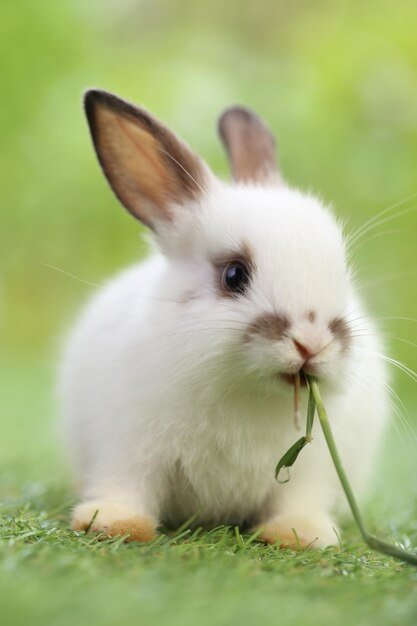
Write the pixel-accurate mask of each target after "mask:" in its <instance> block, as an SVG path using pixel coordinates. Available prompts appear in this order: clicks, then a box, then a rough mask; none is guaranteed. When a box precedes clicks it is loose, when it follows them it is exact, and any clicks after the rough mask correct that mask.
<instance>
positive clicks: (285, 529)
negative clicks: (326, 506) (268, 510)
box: [258, 513, 338, 550]
mask: <svg viewBox="0 0 417 626" xmlns="http://www.w3.org/2000/svg"><path fill="white" fill-rule="evenodd" d="M259 528H262V532H261V534H260V535H259V537H258V540H259V541H264V542H265V543H272V544H279V546H280V548H291V549H295V550H304V549H306V548H312V549H314V548H324V547H326V546H333V545H337V544H338V537H337V529H336V526H335V525H334V524H333V523H332V520H331V519H330V518H329V517H327V515H323V514H317V513H314V514H309V515H307V514H304V515H278V516H277V517H275V518H274V519H272V520H271V521H270V522H267V523H265V524H260V525H259Z"/></svg>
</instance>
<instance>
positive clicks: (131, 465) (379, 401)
mask: <svg viewBox="0 0 417 626" xmlns="http://www.w3.org/2000/svg"><path fill="white" fill-rule="evenodd" d="M99 93H101V92H99ZM105 104H106V105H107V103H105ZM110 108H111V107H110ZM112 111H113V109H112ZM116 113H117V115H119V110H117V111H116ZM122 113H124V114H125V113H126V112H125V111H122ZM128 113H129V111H128ZM128 119H129V121H130V119H131V118H129V117H128ZM106 123H107V124H108V123H109V122H108V120H107V118H106ZM129 132H130V131H129ZM132 132H133V131H132ZM93 137H94V133H93ZM109 143H110V142H109ZM103 145H106V146H107V145H108V144H107V143H105V142H104V141H103ZM98 153H99V158H100V150H98ZM101 161H102V165H103V159H101ZM103 167H104V170H105V173H106V175H107V177H108V178H109V180H110V182H111V184H112V186H113V187H115V184H114V183H113V180H112V174H111V173H110V174H109V173H108V169H107V170H106V165H105V164H104V165H103ZM201 171H203V170H201ZM204 171H205V170H204ZM236 177H237V176H235V178H236ZM237 178H238V177H237ZM203 182H204V185H203ZM197 183H199V181H198V180H197V181H196V184H197ZM199 184H200V183H199ZM201 187H202V188H203V191H202V192H201V194H200V195H199V196H198V197H196V198H192V199H187V200H186V201H184V202H182V201H181V202H178V199H177V198H175V200H174V202H172V201H170V204H169V206H170V210H171V211H172V213H173V214H174V215H175V220H174V222H173V225H171V224H170V223H168V220H167V218H162V217H161V216H160V215H158V217H157V218H155V220H154V223H153V225H152V226H151V227H152V228H153V230H154V233H155V240H156V244H157V247H156V249H155V250H154V251H153V254H152V256H151V257H150V258H149V259H147V260H145V261H144V262H142V263H141V264H139V265H137V266H134V267H132V268H130V269H128V270H126V271H125V272H123V273H122V274H121V275H120V276H118V277H116V278H115V279H114V280H113V281H111V282H110V283H109V284H108V285H107V286H106V287H105V288H104V289H103V290H102V291H100V292H99V293H98V294H97V295H96V296H95V297H94V298H93V301H92V302H91V303H90V305H89V306H88V308H87V310H86V311H85V312H84V314H83V315H82V316H81V319H80V320H79V322H78V324H77V325H76V326H75V329H74V331H73V332H72V333H71V335H70V337H69V340H68V342H67V346H66V349H65V353H64V358H63V361H62V367H61V374H60V384H59V392H60V398H61V406H62V412H63V416H64V423H65V428H66V432H67V435H68V441H69V445H70V450H71V458H72V460H73V465H74V470H75V472H76V474H77V476H78V479H79V483H80V485H81V490H82V501H81V503H80V504H79V505H78V506H77V507H76V508H75V511H74V515H73V526H74V528H76V529H86V528H87V529H93V530H98V531H103V532H105V533H107V534H110V535H111V534H119V533H123V532H126V533H127V535H128V536H130V537H131V538H133V539H137V540H139V541H146V540H148V539H151V538H152V537H154V536H155V533H156V529H157V528H158V526H159V525H161V524H163V525H169V526H171V527H174V528H175V527H178V526H179V525H180V524H182V523H184V522H185V521H186V520H187V519H189V518H192V521H191V522H190V523H192V524H194V525H200V524H201V525H203V526H205V527H212V526H216V525H221V524H233V525H234V524H237V525H239V526H242V527H246V528H256V527H258V526H259V527H262V533H261V538H263V539H264V540H265V541H273V542H274V541H279V542H280V543H281V544H282V545H294V542H295V539H294V537H295V535H294V531H293V529H296V536H297V542H298V543H301V545H303V546H308V545H312V546H313V547H316V546H317V547H319V546H324V545H329V544H333V543H336V542H337V535H336V533H335V528H336V521H335V520H336V517H337V515H338V514H339V512H340V511H341V510H342V509H343V498H342V497H341V496H342V494H341V490H340V487H339V484H338V479H337V476H336V473H335V470H334V468H333V465H332V462H331V460H330V456H329V453H328V450H327V449H326V445H325V442H324V439H323V436H322V434H321V432H320V429H319V428H318V425H317V424H316V425H315V427H314V430H313V437H314V440H313V442H312V444H311V445H309V446H307V447H306V448H305V449H304V450H303V452H302V453H301V455H300V457H299V458H298V460H297V462H296V464H295V465H294V467H293V468H292V471H291V480H290V481H289V482H287V483H285V484H280V483H278V482H277V481H276V480H275V478H274V470H275V465H276V463H277V460H278V459H279V458H280V457H281V455H282V454H283V453H284V452H285V451H286V450H287V449H288V447H289V446H290V445H291V444H292V443H293V442H294V441H295V439H297V438H298V437H299V436H300V434H299V433H297V430H296V428H295V426H294V422H293V388H292V386H291V385H289V384H288V382H286V380H285V377H286V376H287V375H289V376H291V375H293V374H294V373H296V372H297V371H298V370H299V369H300V368H301V367H304V368H305V371H309V370H308V367H310V368H311V369H310V371H311V372H312V373H315V374H316V375H317V376H318V378H319V381H320V384H321V388H322V393H323V396H324V400H325V404H326V408H327V411H328V414H329V416H330V418H331V423H332V428H333V431H334V435H335V439H336V442H337V444H338V447H339V451H340V454H341V457H342V460H343V463H344V465H345V469H346V471H347V474H348V476H349V478H350V480H351V481H352V484H353V487H354V489H355V491H357V492H363V490H364V487H365V486H366V484H367V479H368V477H369V474H370V471H371V468H372V463H373V459H374V456H375V452H376V449H377V446H378V443H379V441H380V438H381V434H382V432H383V430H384V425H385V423H386V418H387V409H386V407H387V399H386V397H385V391H384V390H385V385H384V382H385V380H386V372H385V368H384V366H383V364H382V362H381V361H380V360H379V359H378V358H377V356H376V353H378V352H380V350H381V346H380V343H381V339H380V338H379V336H378V333H377V331H376V330H375V328H374V326H373V324H372V323H371V322H369V321H368V318H366V317H364V313H363V307H362V304H361V303H360V301H359V299H358V297H357V295H356V294H355V291H354V286H353V283H352V280H351V277H350V274H349V270H348V269H347V266H346V259H345V250H344V243H343V237H342V233H341V229H340V227H339V225H338V224H337V222H336V220H335V219H334V217H333V216H332V215H331V213H330V211H329V210H328V209H327V208H326V207H324V206H323V205H322V204H321V203H320V202H319V201H318V200H317V199H315V198H314V197H312V196H310V195H306V194H301V193H300V192H298V191H295V190H292V189H290V188H288V187H287V186H285V185H283V184H275V182H274V184H270V183H269V181H268V182H266V183H265V184H263V185H259V184H257V183H255V184H253V183H252V182H251V181H247V180H237V181H236V182H234V183H232V184H227V183H222V182H220V181H218V180H217V179H216V178H215V177H214V176H213V175H211V174H207V173H206V174H205V176H204V180H203V179H201ZM116 193H117V195H118V196H119V197H121V196H122V195H123V193H125V192H124V189H123V190H122V191H120V190H119V189H116ZM126 193H127V192H126ZM122 201H124V203H125V204H126V205H127V204H129V207H128V208H130V204H131V203H130V200H129V202H126V200H125V196H123V198H122ZM152 202H153V203H154V204H156V202H154V199H153V198H152ZM148 204H149V205H150V202H148ZM141 206H142V205H141ZM151 215H152V219H153V214H151ZM139 217H140V219H142V221H145V222H147V221H148V222H149V219H148V218H146V219H145V218H144V217H143V215H142V213H141V214H140V215H139ZM164 220H165V221H164ZM151 221H152V220H151ZM155 224H156V226H155ZM236 258H238V259H242V258H244V259H245V263H246V265H247V266H248V267H249V266H250V268H251V270H250V271H251V275H250V282H249V283H248V286H247V287H245V289H246V291H245V292H244V293H242V292H236V293H233V292H228V291H227V287H226V288H225V285H224V280H225V279H224V275H225V274H224V272H225V269H224V267H226V268H227V267H230V263H231V262H232V261H233V259H236ZM233 271H234V270H233ZM229 282H230V281H229ZM335 320H336V321H335ZM341 320H342V321H341ZM355 320H356V321H355ZM357 320H360V322H361V323H359V326H360V329H361V332H359V331H356V332H355V328H356V327H357V326H358V322H357ZM364 320H365V321H366V324H365V323H364ZM348 324H350V325H348ZM355 324H356V326H355ZM364 326H366V332H363V328H364ZM315 342H316V343H315ZM317 342H318V343H317ZM300 346H301V347H300ZM306 346H307V347H306ZM300 350H301V352H300ZM303 363H304V365H303ZM301 401H302V414H303V415H304V414H305V411H306V401H307V393H306V390H303V389H302V390H301ZM302 427H303V426H302Z"/></svg>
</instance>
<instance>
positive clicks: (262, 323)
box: [246, 313, 290, 341]
mask: <svg viewBox="0 0 417 626" xmlns="http://www.w3.org/2000/svg"><path fill="white" fill-rule="evenodd" d="M289 327H290V321H289V319H288V318H287V317H286V316H285V315H278V314H276V313H264V314H263V315H259V316H258V317H257V318H256V319H255V320H254V321H253V322H252V323H251V324H250V325H249V328H248V331H247V333H246V337H247V338H248V339H249V338H250V337H251V336H253V335H260V336H261V337H264V338H265V339H269V340H270V341H278V340H279V339H282V338H283V337H284V335H285V332H286V331H287V330H288V328H289Z"/></svg>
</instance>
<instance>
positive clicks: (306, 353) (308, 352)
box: [293, 339, 318, 361]
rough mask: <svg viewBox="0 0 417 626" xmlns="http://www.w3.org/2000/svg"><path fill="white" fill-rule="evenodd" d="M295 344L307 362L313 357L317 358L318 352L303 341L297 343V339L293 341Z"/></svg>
mask: <svg viewBox="0 0 417 626" xmlns="http://www.w3.org/2000/svg"><path fill="white" fill-rule="evenodd" d="M293 342H294V345H295V347H296V348H297V351H298V353H299V354H300V356H301V357H302V358H303V359H304V360H305V361H308V360H309V359H311V358H313V356H315V355H316V354H317V352H318V350H315V349H314V348H313V347H312V346H309V345H306V344H305V343H301V341H297V339H293Z"/></svg>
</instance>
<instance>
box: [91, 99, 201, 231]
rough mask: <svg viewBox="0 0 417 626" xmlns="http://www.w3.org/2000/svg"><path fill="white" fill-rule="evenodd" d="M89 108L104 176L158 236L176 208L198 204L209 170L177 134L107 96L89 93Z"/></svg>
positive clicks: (125, 204) (121, 199)
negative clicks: (195, 202) (187, 202)
mask: <svg viewBox="0 0 417 626" xmlns="http://www.w3.org/2000/svg"><path fill="white" fill-rule="evenodd" d="M84 103H85V111H86V115H87V119H88V123H89V125H90V131H91V136H92V139H93V143H94V147H95V149H96V152H97V156H98V159H99V161H100V164H101V167H102V168H103V171H104V174H105V175H106V178H107V180H108V181H109V183H110V185H111V187H112V189H113V191H114V193H115V194H116V196H117V197H118V198H119V200H120V202H121V203H122V204H123V205H124V206H125V207H126V208H127V209H128V211H130V212H131V213H132V214H133V215H134V216H135V217H137V218H138V219H139V220H141V222H143V223H144V224H146V225H147V226H150V228H152V229H153V230H157V229H158V224H159V223H161V222H169V221H172V220H173V217H174V216H173V214H172V210H173V209H172V207H173V206H174V205H175V204H183V203H184V202H185V201H186V200H190V199H191V200H193V199H194V200H196V199H198V197H199V196H200V194H201V193H202V192H203V188H204V186H205V181H206V179H207V178H208V175H209V170H208V168H207V167H206V166H205V164H204V163H203V162H202V161H201V160H200V159H199V157H198V156H197V155H195V154H194V153H193V152H192V151H191V150H190V149H189V148H188V147H187V146H186V145H185V144H184V143H183V142H182V141H181V140H180V139H178V138H177V137H176V136H175V135H174V133H172V132H171V131H170V130H168V128H166V127H165V126H164V125H163V124H161V123H160V122H159V121H158V120H156V119H155V118H154V117H152V116H151V115H150V114H149V113H147V112H146V111H144V110H143V109H140V108H138V107H135V106H133V105H132V104H129V103H127V102H125V101H124V100H121V99H120V98H117V97H116V96H114V95H113V94H110V93H107V92H106V91H99V90H95V89H93V90H90V91H87V93H86V95H85V100H84Z"/></svg>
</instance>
